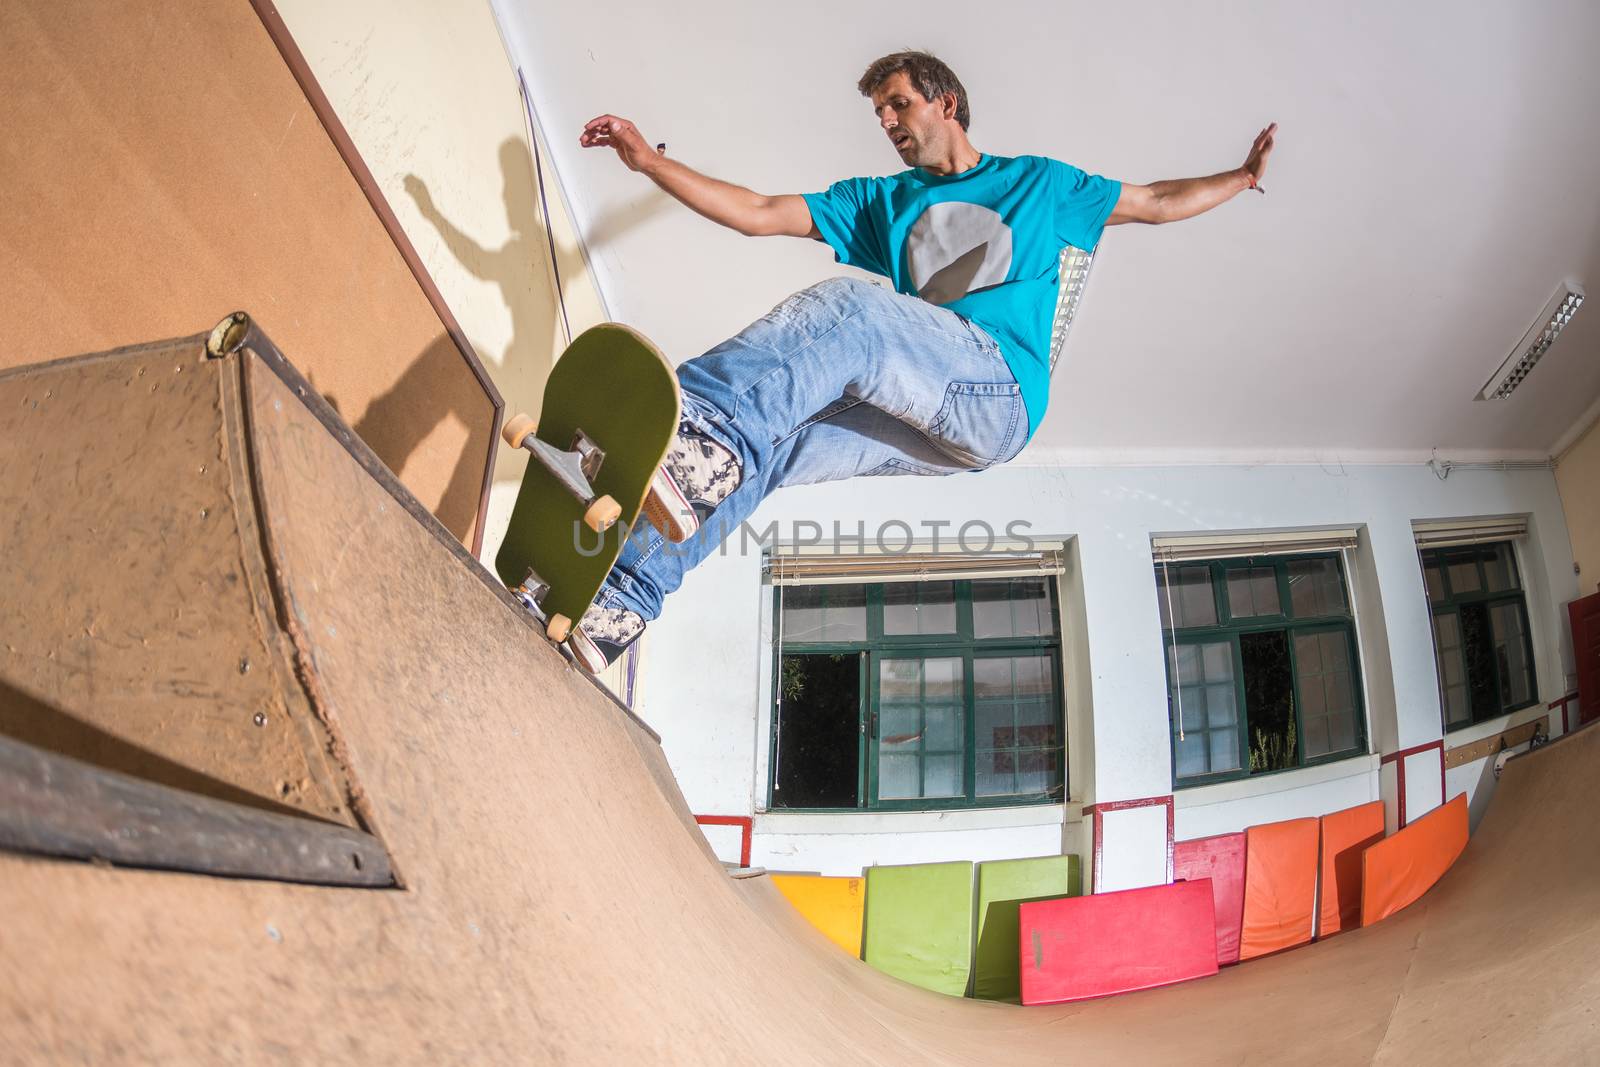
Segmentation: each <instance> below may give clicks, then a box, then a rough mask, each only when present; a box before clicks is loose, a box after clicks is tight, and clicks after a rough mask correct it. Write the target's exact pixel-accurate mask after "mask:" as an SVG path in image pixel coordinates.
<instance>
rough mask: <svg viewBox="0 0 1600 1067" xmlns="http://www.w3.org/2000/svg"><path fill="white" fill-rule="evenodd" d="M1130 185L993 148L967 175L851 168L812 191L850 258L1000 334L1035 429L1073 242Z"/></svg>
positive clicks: (1089, 234) (1101, 219) (814, 211)
mask: <svg viewBox="0 0 1600 1067" xmlns="http://www.w3.org/2000/svg"><path fill="white" fill-rule="evenodd" d="M1121 194H1122V185H1121V183H1120V182H1115V181H1111V180H1110V179H1107V178H1102V177H1100V176H1099V175H1096V174H1085V173H1084V172H1083V171H1081V170H1079V169H1078V168H1077V167H1072V166H1068V165H1067V164H1065V163H1062V162H1059V161H1058V160H1054V159H1047V158H1045V157H1043V156H1018V157H1016V158H1015V159H1010V158H1007V157H1005V156H990V155H985V156H983V157H981V158H980V159H979V161H978V165H977V166H976V167H973V168H972V169H971V170H966V171H963V172H961V173H960V174H953V175H949V176H947V177H938V176H935V175H932V174H929V173H928V172H927V171H925V170H923V169H922V168H920V167H916V168H913V169H911V170H908V171H903V172H901V173H899V174H895V175H891V176H889V177H887V178H849V179H846V180H845V181H841V182H835V183H834V184H832V185H830V186H829V187H828V190H827V192H823V193H807V194H805V200H806V205H807V206H808V207H809V208H810V209H811V221H812V222H813V223H814V224H815V225H816V227H817V231H818V232H819V233H820V234H822V239H823V240H824V241H826V242H827V243H828V244H829V246H830V247H832V248H833V251H834V254H835V256H836V257H837V258H838V260H839V262H840V263H848V264H849V265H851V266H853V267H860V268H861V269H863V270H868V271H872V272H873V273H874V274H881V275H883V276H884V277H886V278H888V279H890V280H891V281H892V282H893V283H894V287H895V290H896V291H897V292H901V293H906V294H908V295H911V296H920V297H921V298H922V299H924V300H927V301H928V302H930V303H933V304H939V305H941V306H942V307H947V308H949V309H950V310H951V311H954V312H955V313H956V314H958V315H961V316H962V317H964V318H967V319H970V320H971V321H972V322H974V323H976V324H977V325H979V326H981V327H982V328H983V329H984V330H985V331H987V332H988V334H989V336H991V337H993V338H994V339H995V341H997V342H998V343H999V345H1000V351H1001V353H1002V354H1003V355H1004V356H1005V358H1006V362H1007V363H1008V364H1009V365H1010V367H1011V373H1012V374H1014V375H1016V378H1017V384H1018V385H1020V386H1021V387H1022V399H1023V403H1024V404H1026V405H1027V408H1028V435H1029V436H1030V437H1031V436H1032V435H1033V431H1034V430H1036V429H1038V428H1039V421H1040V420H1041V419H1042V418H1044V408H1045V403H1046V402H1047V401H1048V399H1049V397H1050V326H1051V320H1052V318H1053V317H1054V315H1055V307H1056V290H1057V287H1058V279H1057V273H1058V271H1059V267H1060V259H1061V249H1062V247H1063V246H1064V245H1069V244H1070V245H1075V246H1077V247H1078V248H1082V249H1084V250H1086V251H1092V250H1093V249H1094V246H1095V245H1096V244H1098V243H1099V241H1100V231H1101V230H1102V229H1104V228H1105V224H1106V219H1107V218H1108V217H1110V215H1111V211H1112V209H1113V208H1115V207H1116V206H1117V198H1118V197H1119V196H1120V195H1121Z"/></svg>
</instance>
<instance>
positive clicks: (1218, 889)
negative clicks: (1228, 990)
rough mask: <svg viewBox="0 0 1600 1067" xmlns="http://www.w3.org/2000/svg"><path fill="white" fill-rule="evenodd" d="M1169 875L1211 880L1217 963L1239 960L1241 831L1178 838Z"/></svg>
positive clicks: (1241, 922)
mask: <svg viewBox="0 0 1600 1067" xmlns="http://www.w3.org/2000/svg"><path fill="white" fill-rule="evenodd" d="M1172 877H1173V879H1174V880H1177V881H1184V882H1197V881H1199V880H1200V879H1202V878H1209V879H1211V895H1212V899H1213V902H1214V904H1215V907H1216V913H1217V962H1218V963H1219V964H1224V965H1226V964H1229V963H1238V962H1239V929H1240V927H1241V926H1242V925H1243V923H1244V831H1242V830H1241V831H1240V832H1238V833H1236V834H1217V835H1216V836H1215V837H1197V838H1195V839H1194V840H1192V841H1179V842H1178V843H1177V844H1175V845H1174V846H1173V847H1172Z"/></svg>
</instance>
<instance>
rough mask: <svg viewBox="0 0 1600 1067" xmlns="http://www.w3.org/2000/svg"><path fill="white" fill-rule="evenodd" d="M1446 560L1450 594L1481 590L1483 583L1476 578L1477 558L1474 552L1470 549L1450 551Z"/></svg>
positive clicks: (1457, 594) (1458, 594)
mask: <svg viewBox="0 0 1600 1067" xmlns="http://www.w3.org/2000/svg"><path fill="white" fill-rule="evenodd" d="M1447 561H1448V570H1449V572H1450V593H1451V595H1452V596H1461V595H1462V594H1464V593H1477V592H1481V591H1482V589H1483V583H1482V582H1481V581H1479V580H1478V558H1477V553H1476V552H1474V551H1473V550H1471V549H1468V550H1467V551H1465V552H1452V553H1451V554H1450V555H1449V556H1448V557H1447Z"/></svg>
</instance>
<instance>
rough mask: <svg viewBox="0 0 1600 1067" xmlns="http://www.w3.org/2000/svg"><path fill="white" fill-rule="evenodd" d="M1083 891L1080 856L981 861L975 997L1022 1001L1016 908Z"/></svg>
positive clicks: (975, 958) (973, 980)
mask: <svg viewBox="0 0 1600 1067" xmlns="http://www.w3.org/2000/svg"><path fill="white" fill-rule="evenodd" d="M1082 893H1083V877H1082V875H1081V873H1080V872H1079V866H1078V857H1077V856H1041V857H1039V858H1037V859H1026V860H992V861H989V862H987V863H980V864H978V947H977V952H976V953H975V955H974V962H973V978H972V995H973V996H975V997H979V998H981V999H983V1000H1012V1001H1015V1000H1018V999H1019V998H1020V997H1021V995H1022V985H1021V978H1020V977H1019V973H1018V968H1017V951H1018V950H1017V938H1018V936H1019V927H1018V923H1017V906H1018V905H1020V904H1025V903H1027V902H1028V901H1030V900H1054V899H1057V898H1059V897H1076V896H1080V895H1081V894H1082Z"/></svg>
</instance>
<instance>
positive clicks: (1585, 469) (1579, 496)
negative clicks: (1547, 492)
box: [1556, 407, 1600, 596]
mask: <svg viewBox="0 0 1600 1067" xmlns="http://www.w3.org/2000/svg"><path fill="white" fill-rule="evenodd" d="M1595 414H1596V415H1597V416H1600V407H1597V410H1596V413H1595ZM1556 485H1557V486H1559V487H1560V489H1561V503H1562V506H1563V507H1565V508H1566V513H1567V529H1568V530H1569V531H1570V533H1571V535H1572V560H1573V562H1574V563H1575V564H1577V566H1578V568H1579V573H1578V592H1577V595H1578V596H1586V595H1588V594H1589V593H1593V592H1595V591H1596V590H1600V488H1597V487H1600V418H1597V420H1596V421H1594V422H1592V423H1591V424H1590V426H1589V428H1588V429H1587V430H1586V431H1584V433H1583V436H1581V437H1579V438H1578V440H1577V441H1575V442H1573V443H1572V444H1571V445H1570V446H1569V447H1568V448H1567V449H1566V450H1565V451H1564V452H1562V453H1561V456H1560V457H1559V458H1558V459H1557V460H1556Z"/></svg>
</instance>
